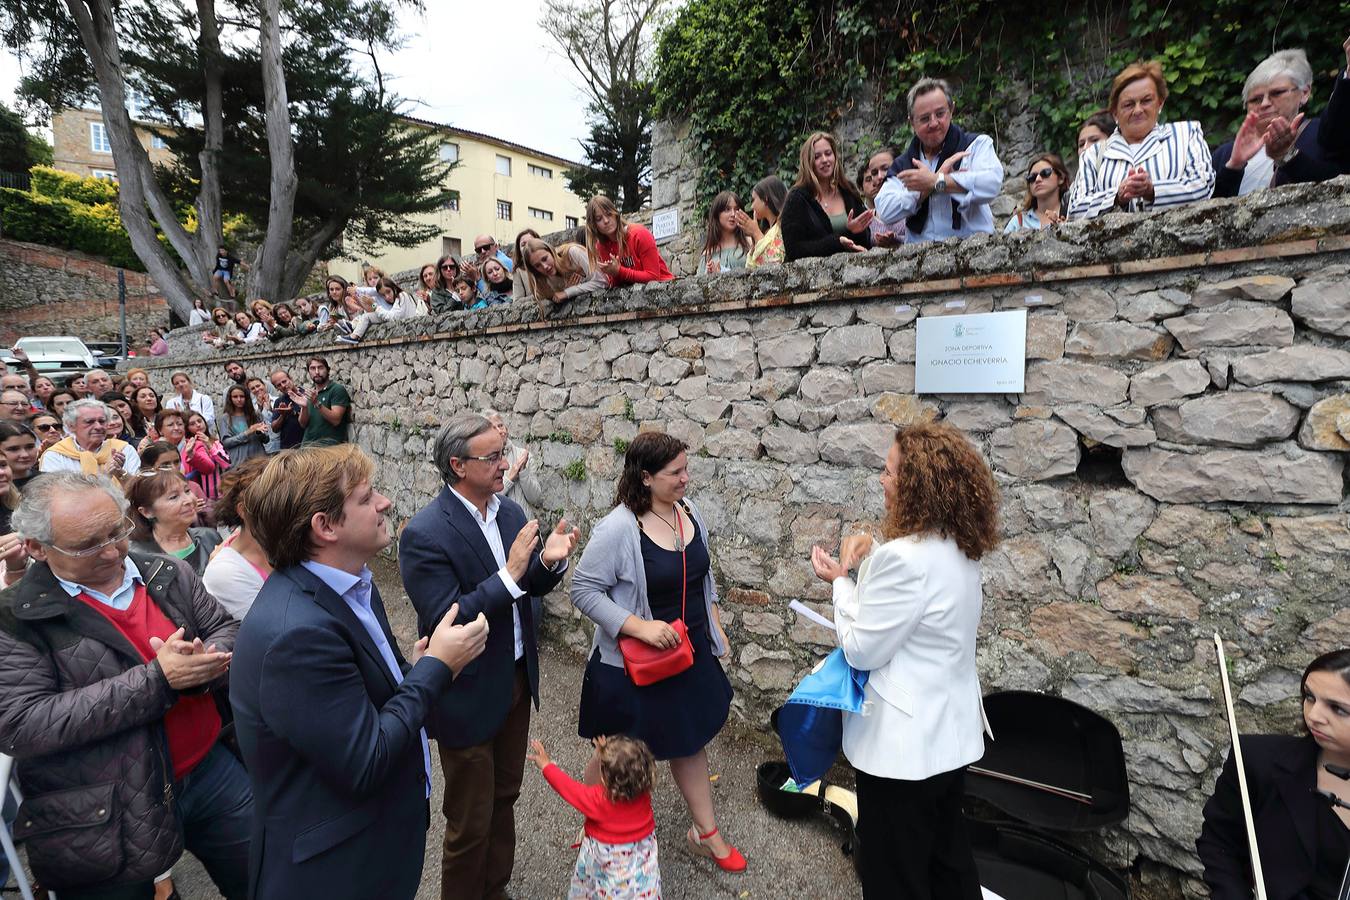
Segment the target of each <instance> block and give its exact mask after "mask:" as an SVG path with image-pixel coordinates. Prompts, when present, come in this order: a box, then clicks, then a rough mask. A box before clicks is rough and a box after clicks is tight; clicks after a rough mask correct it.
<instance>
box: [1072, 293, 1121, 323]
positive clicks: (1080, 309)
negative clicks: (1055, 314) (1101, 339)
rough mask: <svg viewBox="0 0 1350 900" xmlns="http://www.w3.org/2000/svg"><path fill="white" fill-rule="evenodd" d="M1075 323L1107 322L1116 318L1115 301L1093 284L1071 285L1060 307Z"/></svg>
mask: <svg viewBox="0 0 1350 900" xmlns="http://www.w3.org/2000/svg"><path fill="white" fill-rule="evenodd" d="M1060 308H1061V309H1062V310H1063V311H1064V314H1065V315H1066V316H1068V317H1069V318H1070V319H1072V320H1073V321H1075V322H1109V321H1111V320H1112V319H1114V318H1115V317H1116V300H1115V298H1114V297H1112V296H1111V295H1110V294H1109V293H1107V291H1106V289H1105V288H1102V287H1100V286H1098V285H1095V284H1071V285H1068V286H1066V287H1065V289H1064V303H1063V305H1062V306H1061V307H1060Z"/></svg>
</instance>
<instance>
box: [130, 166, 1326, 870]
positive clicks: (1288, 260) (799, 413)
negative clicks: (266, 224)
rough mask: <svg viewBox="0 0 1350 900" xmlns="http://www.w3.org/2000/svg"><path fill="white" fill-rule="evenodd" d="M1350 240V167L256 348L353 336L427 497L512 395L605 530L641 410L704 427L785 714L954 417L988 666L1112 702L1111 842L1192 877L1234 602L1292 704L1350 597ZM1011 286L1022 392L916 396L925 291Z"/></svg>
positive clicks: (1241, 640)
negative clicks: (979, 513) (843, 555)
mask: <svg viewBox="0 0 1350 900" xmlns="http://www.w3.org/2000/svg"><path fill="white" fill-rule="evenodd" d="M1347 273H1350V178H1345V179H1340V180H1339V181H1337V182H1331V183H1328V184H1325V185H1320V186H1299V187H1294V188H1286V189H1281V190H1279V191H1268V192H1264V193H1262V194H1259V195H1256V196H1253V197H1249V198H1246V199H1244V200H1216V201H1210V202H1207V203H1204V204H1200V205H1197V206H1194V207H1190V208H1187V209H1183V210H1177V211H1172V212H1167V213H1154V214H1148V215H1143V216H1135V217H1128V216H1123V215H1116V216H1109V217H1106V218H1104V219H1100V220H1097V221H1092V222H1086V223H1071V224H1069V225H1066V226H1062V227H1060V228H1058V229H1056V230H1053V231H1047V232H1041V233H1025V234H1021V235H1015V236H1009V237H1003V236H996V235H990V236H981V237H977V238H973V239H970V240H967V241H963V242H946V243H941V244H928V245H918V246H908V247H904V248H901V249H899V250H895V251H873V252H870V253H866V254H859V255H849V256H838V257H834V258H832V259H827V260H811V261H805V262H802V263H795V264H791V265H787V266H779V267H772V268H768V269H763V270H758V271H755V272H747V273H738V274H728V275H721V276H702V277H697V278H686V279H680V280H677V281H674V282H669V283H665V284H653V285H646V286H641V287H637V288H632V289H627V290H619V291H608V292H604V293H601V294H597V295H593V296H591V297H589V298H585V299H583V300H582V301H580V302H577V303H575V304H573V305H572V306H570V307H569V308H565V309H563V310H561V311H558V312H556V313H555V314H554V317H552V318H544V319H540V318H538V316H539V311H538V309H537V307H536V306H535V304H533V303H521V304H510V305H506V306H501V307H493V308H492V309H489V310H484V311H482V312H479V313H472V314H451V315H448V316H445V317H442V318H439V319H436V320H434V321H433V320H420V321H419V320H411V321H407V322H401V323H394V324H392V325H389V326H376V328H375V329H374V330H372V332H371V335H370V337H369V338H368V339H367V341H366V343H365V344H363V345H362V346H361V347H360V348H358V349H347V348H339V347H333V346H331V344H329V343H328V342H326V341H320V340H318V339H303V340H297V341H296V342H294V343H291V344H285V343H283V344H278V345H272V346H269V347H266V348H264V349H262V350H261V351H259V352H257V353H254V354H252V355H248V354H246V355H245V356H244V357H243V358H244V359H245V362H246V364H247V365H249V366H250V367H251V368H252V369H254V370H255V371H261V370H263V369H265V368H267V367H269V366H271V365H273V364H276V363H281V364H285V365H289V366H290V367H291V368H292V370H293V371H294V370H299V369H302V368H303V365H304V361H305V359H306V357H307V356H308V355H310V353H312V352H315V351H316V350H319V351H321V352H323V353H325V354H326V355H327V356H328V358H329V359H330V361H331V362H332V364H333V366H334V369H335V372H336V376H337V378H338V379H340V380H342V381H344V382H346V383H348V384H349V385H350V386H351V387H352V389H353V394H354V397H355V409H356V423H357V425H356V431H355V434H356V440H358V441H359V442H360V444H361V445H362V446H363V447H364V448H366V449H367V450H368V451H369V452H370V453H371V454H372V455H373V456H374V457H375V458H376V460H377V461H378V464H379V466H378V471H379V472H380V476H379V481H380V485H379V486H380V488H381V489H382V490H384V491H385V492H387V493H388V494H389V496H390V497H391V498H392V499H393V501H394V504H395V507H396V510H397V514H398V516H399V517H407V516H409V515H411V514H412V513H413V512H414V511H415V510H416V509H417V508H418V507H420V506H421V505H422V504H424V503H426V502H427V501H428V500H429V499H430V498H431V497H432V496H433V494H434V493H435V492H436V490H437V489H438V484H437V479H436V476H435V473H434V471H433V469H432V466H431V465H430V463H429V462H428V459H427V452H428V447H429V444H430V437H431V435H432V434H433V433H434V430H435V427H436V425H437V423H438V422H440V421H442V420H444V419H445V417H447V416H448V415H450V414H451V413H454V412H457V411H460V410H465V409H476V408H482V407H486V406H494V407H496V408H498V409H502V410H506V411H508V417H509V419H510V424H511V428H512V432H513V434H514V435H515V436H516V438H517V440H520V441H523V442H524V443H525V444H527V445H528V446H529V447H530V448H531V450H532V457H531V462H530V465H531V466H535V467H537V469H538V472H539V474H540V478H541V481H542V484H543V489H544V497H543V501H542V503H541V504H540V506H541V508H542V513H543V515H544V517H546V518H547V519H548V520H549V521H552V520H553V518H554V517H556V516H557V515H563V514H565V515H566V516H567V517H568V518H569V519H570V520H575V521H579V522H580V523H581V525H582V528H583V533H584V532H585V531H586V529H588V528H589V527H590V525H591V524H592V523H593V522H594V521H595V520H596V519H597V518H598V517H599V516H601V515H603V514H604V513H605V512H607V511H608V509H609V508H610V506H611V503H612V499H613V491H614V483H615V480H616V477H617V475H618V472H619V468H620V461H621V455H622V454H621V449H622V447H623V446H624V445H625V442H626V441H629V440H631V439H632V438H633V437H634V436H635V435H636V434H637V433H638V432H639V431H640V430H643V429H664V430H666V431H668V432H670V433H672V434H675V435H677V436H679V437H680V438H682V439H683V440H685V441H686V442H687V443H688V444H689V446H690V453H691V472H692V476H693V488H692V491H691V497H692V498H693V499H694V500H695V501H696V502H697V503H698V504H699V506H700V508H701V509H702V511H703V513H704V515H705V516H706V517H707V519H708V523H709V527H710V528H711V530H712V537H713V541H712V548H713V555H714V564H715V570H716V574H717V579H718V584H719V586H720V589H721V592H722V596H723V600H724V606H723V609H724V610H725V613H724V619H725V620H726V621H727V622H728V623H729V631H730V634H731V637H732V641H733V645H734V649H733V652H732V656H731V658H730V660H729V661H728V669H729V672H730V675H731V678H732V680H733V683H734V685H735V687H736V701H735V707H736V710H737V711H738V713H739V714H740V715H742V716H743V717H745V718H746V719H747V720H748V721H750V722H751V723H753V724H755V725H757V726H760V727H763V726H764V724H765V720H766V717H767V714H768V712H769V711H770V710H771V709H772V708H774V706H776V705H777V704H778V703H780V702H781V701H782V699H783V697H784V696H785V694H786V692H787V691H788V690H789V689H790V687H791V686H792V685H793V684H794V682H795V681H796V680H797V679H798V678H799V677H800V676H801V675H802V674H803V673H804V672H805V671H806V670H807V669H808V668H809V667H810V666H811V665H812V664H813V663H814V662H815V661H816V660H817V659H818V658H819V657H820V655H821V654H822V653H824V652H825V650H826V648H827V647H828V646H829V637H828V635H827V634H826V633H825V632H822V631H821V630H820V629H818V628H816V627H814V626H811V625H809V624H806V623H804V622H801V621H798V619H797V618H796V616H795V615H794V614H793V613H791V612H790V611H789V610H788V609H787V602H788V601H789V600H791V599H794V598H796V599H802V600H804V601H806V602H808V603H809V604H812V605H813V606H815V607H816V608H818V609H826V608H827V607H828V597H829V592H828V590H827V588H826V586H825V585H823V584H822V583H820V582H819V581H818V580H816V579H815V578H814V577H813V575H812V574H811V571H810V567H809V564H808V561H807V560H808V552H809V549H810V547H811V546H812V545H813V544H822V545H824V546H826V547H829V548H834V547H836V546H837V544H838V541H839V539H840V536H841V535H842V534H846V533H848V532H849V531H851V530H852V529H853V528H854V527H855V526H856V525H857V524H858V523H860V522H865V521H873V520H876V519H877V518H878V517H879V516H880V515H881V513H882V497H881V492H880V489H879V486H878V484H877V474H878V472H879V470H880V468H881V465H882V459H883V455H884V453H885V450H886V447H887V446H888V444H889V441H890V439H891V436H892V434H893V432H894V429H895V427H896V426H897V425H904V424H906V423H911V422H916V421H922V420H925V419H929V418H932V417H934V416H939V415H941V416H945V417H946V419H947V420H948V421H950V422H952V423H954V424H956V425H958V426H960V427H961V428H963V429H965V430H966V431H967V432H968V433H969V434H970V436H971V438H972V440H974V441H975V442H976V443H977V444H978V445H979V447H980V448H981V450H982V451H983V452H984V454H985V456H986V458H987V459H988V460H989V461H990V463H991V464H992V466H993V468H994V471H995V473H996V475H997V477H998V480H999V483H1000V484H1001V486H1002V490H1003V509H1002V521H1003V535H1004V542H1003V543H1002V545H1001V546H1000V547H999V548H998V549H997V550H995V551H994V552H993V553H992V554H991V555H990V556H988V557H986V559H985V560H984V564H983V570H984V585H985V609H984V615H983V621H982V625H981V638H980V650H979V662H980V670H981V674H982V678H983V683H984V687H985V689H986V690H996V689H1006V688H1019V689H1032V690H1041V691H1048V692H1052V693H1056V694H1060V695H1063V696H1065V697H1069V698H1071V699H1073V700H1075V701H1078V702H1080V703H1083V704H1085V705H1087V706H1089V707H1091V708H1093V709H1096V710H1098V711H1099V712H1101V713H1102V714H1104V715H1106V716H1107V717H1109V718H1110V719H1111V720H1113V721H1114V722H1115V723H1116V724H1117V725H1118V726H1119V728H1120V729H1121V732H1122V734H1123V736H1124V740H1125V752H1126V758H1127V761H1128V765H1129V772H1130V777H1131V781H1132V795H1131V798H1132V811H1131V815H1130V818H1129V820H1128V822H1127V823H1126V827H1122V828H1117V829H1112V830H1110V831H1109V832H1108V833H1107V834H1106V836H1105V837H1104V839H1103V842H1102V843H1101V844H1100V845H1099V846H1098V847H1097V849H1098V850H1099V851H1100V852H1103V853H1105V854H1107V856H1108V857H1109V858H1111V859H1113V860H1115V861H1116V862H1118V863H1120V864H1122V865H1126V864H1136V865H1137V866H1138V868H1139V869H1140V870H1141V871H1142V872H1144V873H1145V875H1146V876H1147V877H1149V878H1164V876H1165V878H1164V880H1167V879H1170V881H1169V882H1168V883H1169V884H1171V886H1172V895H1180V892H1181V888H1180V887H1177V885H1184V886H1185V890H1186V891H1187V892H1188V893H1192V894H1193V893H1194V890H1195V885H1196V882H1195V881H1193V880H1188V879H1189V878H1191V877H1193V876H1194V875H1195V874H1196V873H1197V872H1198V864H1197V862H1196V860H1195V857H1194V854H1193V841H1194V839H1195V836H1196V834H1197V832H1198V830H1199V825H1200V811H1201V806H1202V803H1203V800H1204V798H1205V797H1206V795H1207V793H1208V791H1209V788H1210V786H1211V785H1212V783H1213V780H1214V777H1215V775H1216V774H1217V767H1218V766H1219V765H1220V764H1221V763H1222V761H1223V758H1224V755H1225V753H1226V751H1227V740H1226V737H1225V731H1224V727H1225V726H1224V719H1223V713H1222V711H1221V703H1220V702H1219V700H1218V689H1217V685H1216V678H1217V673H1215V672H1214V666H1213V653H1212V649H1210V648H1212V644H1211V636H1212V634H1213V633H1214V631H1215V630H1218V631H1219V632H1221V633H1222V634H1223V636H1224V637H1225V639H1226V640H1227V642H1228V646H1229V648H1230V654H1231V655H1230V658H1231V659H1232V661H1233V678H1234V682H1235V689H1236V690H1237V691H1238V693H1239V698H1240V699H1239V704H1238V714H1239V717H1240V719H1241V726H1242V728H1243V729H1244V730H1245V731H1264V730H1277V731H1290V730H1291V729H1293V728H1294V726H1295V722H1296V720H1297V715H1298V708H1297V703H1296V700H1295V694H1296V690H1297V678H1298V674H1299V672H1300V671H1301V668H1302V666H1303V665H1304V664H1305V663H1306V662H1307V660H1308V659H1310V658H1311V656H1312V655H1313V654H1314V653H1316V652H1318V651H1321V650H1325V649H1327V648H1330V647H1334V646H1337V645H1338V644H1340V643H1341V642H1342V641H1344V635H1345V634H1346V629H1347V627H1350V608H1347V607H1346V606H1345V604H1344V601H1343V600H1342V598H1343V597H1344V596H1346V593H1347V589H1348V588H1350V529H1348V528H1347V518H1346V513H1347V509H1348V508H1350V506H1348V505H1347V503H1346V501H1345V488H1344V481H1343V472H1344V462H1345V456H1344V453H1345V451H1346V450H1347V449H1350V444H1348V443H1346V441H1345V438H1344V437H1343V436H1342V431H1343V430H1347V431H1350V429H1347V428H1346V426H1347V424H1350V423H1348V422H1347V416H1346V414H1345V413H1346V411H1347V410H1350V393H1347V392H1348V391H1350V342H1348V341H1347V337H1350V283H1348V281H1347ZM1004 309H1026V310H1028V338H1027V356H1028V364H1027V381H1026V392H1025V393H1024V394H1020V395H940V396H931V395H926V396H918V395H915V393H914V359H915V327H914V322H915V319H916V318H917V317H918V316H941V315H949V314H953V313H959V312H960V313H964V312H981V311H989V310H1004ZM171 343H176V341H174V339H173V338H171ZM174 353H175V356H172V357H170V358H168V359H166V360H164V361H162V362H158V363H153V364H154V365H158V366H159V368H158V369H157V370H156V372H155V376H156V379H157V382H165V381H167V375H168V372H169V371H170V370H171V369H173V368H178V367H184V368H187V369H188V370H189V371H191V372H192V374H193V377H194V379H196V380H197V381H198V384H199V386H200V387H201V388H202V389H203V390H206V391H208V392H210V393H212V394H218V393H219V392H220V390H221V389H222V387H223V385H224V382H223V379H224V375H223V373H222V372H221V369H220V366H221V361H222V359H223V358H224V357H223V355H221V354H214V353H211V352H209V351H204V350H202V349H201V348H200V347H198V346H195V345H194V344H193V343H191V342H184V343H183V344H182V345H181V346H180V347H176V348H175V351H174ZM234 353H235V351H231V354H234ZM548 608H549V611H550V614H551V618H550V624H549V629H550V632H551V634H552V635H554V636H555V637H556V638H557V639H559V640H562V641H564V642H566V643H567V644H568V645H570V646H573V647H576V648H584V647H585V646H586V645H587V643H588V634H589V630H588V628H587V623H585V622H584V621H583V620H581V619H579V618H578V616H577V615H576V614H575V613H574V612H573V611H572V609H571V607H570V606H569V605H568V603H567V600H566V597H565V595H564V594H562V593H558V594H556V595H555V596H553V597H551V598H549V601H548ZM1169 867H1170V868H1169ZM1179 873H1184V874H1179Z"/></svg>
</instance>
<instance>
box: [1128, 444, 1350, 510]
mask: <svg viewBox="0 0 1350 900" xmlns="http://www.w3.org/2000/svg"><path fill="white" fill-rule="evenodd" d="M1123 468H1124V470H1125V477H1126V478H1128V479H1129V480H1130V483H1131V484H1133V485H1134V486H1135V487H1136V488H1138V489H1139V490H1141V491H1143V492H1144V493H1145V494H1148V495H1149V496H1150V497H1152V498H1153V499H1155V500H1161V501H1163V502H1165V503H1211V502H1217V501H1223V500H1228V501H1236V502H1245V503H1321V504H1335V503H1339V502H1340V501H1341V470H1342V469H1343V468H1344V461H1343V460H1342V459H1341V458H1340V457H1338V456H1334V455H1332V454H1329V453H1311V452H1307V451H1304V450H1301V449H1299V448H1297V447H1294V446H1290V445H1288V444H1285V445H1283V446H1279V447H1275V448H1271V449H1268V450H1263V451H1253V450H1211V451H1208V452H1205V453H1178V452H1175V451H1171V450H1162V449H1159V448H1156V447H1153V448H1148V449H1144V450H1126V451H1125V456H1124V459H1123Z"/></svg>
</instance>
